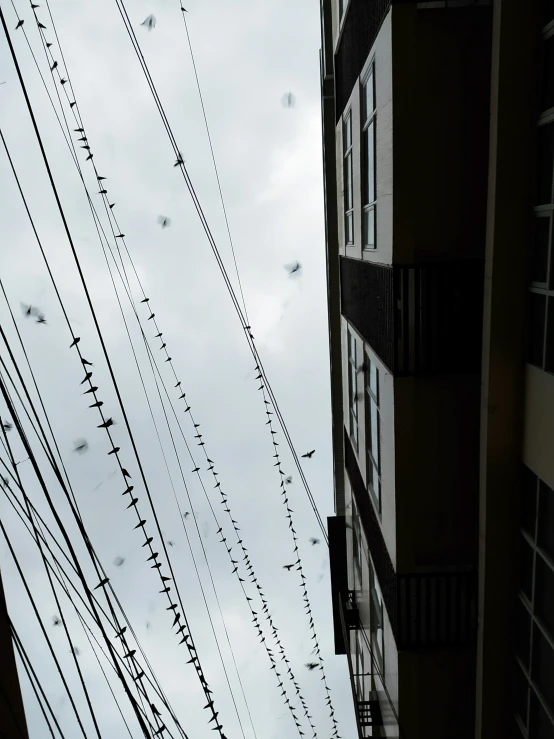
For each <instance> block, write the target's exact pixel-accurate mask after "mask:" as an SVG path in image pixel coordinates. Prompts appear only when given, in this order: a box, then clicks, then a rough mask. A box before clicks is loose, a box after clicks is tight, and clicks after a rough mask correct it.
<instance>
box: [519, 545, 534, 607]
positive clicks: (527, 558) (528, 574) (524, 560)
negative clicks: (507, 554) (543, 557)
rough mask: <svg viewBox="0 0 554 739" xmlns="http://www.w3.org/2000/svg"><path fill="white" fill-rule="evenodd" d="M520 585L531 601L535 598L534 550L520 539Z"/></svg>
mask: <svg viewBox="0 0 554 739" xmlns="http://www.w3.org/2000/svg"><path fill="white" fill-rule="evenodd" d="M519 551H520V562H519V586H520V588H521V589H522V591H523V592H524V593H525V595H526V596H527V597H528V598H529V600H530V601H532V600H533V550H532V549H531V547H530V546H529V544H528V543H527V542H526V541H525V539H524V538H523V536H522V537H521V539H520V550H519Z"/></svg>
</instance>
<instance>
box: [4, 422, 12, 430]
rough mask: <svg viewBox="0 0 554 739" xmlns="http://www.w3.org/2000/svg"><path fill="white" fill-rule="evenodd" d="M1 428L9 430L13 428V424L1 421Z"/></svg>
mask: <svg viewBox="0 0 554 739" xmlns="http://www.w3.org/2000/svg"><path fill="white" fill-rule="evenodd" d="M2 428H3V429H4V431H11V430H12V429H13V424H12V423H10V422H9V421H4V422H3V423H2Z"/></svg>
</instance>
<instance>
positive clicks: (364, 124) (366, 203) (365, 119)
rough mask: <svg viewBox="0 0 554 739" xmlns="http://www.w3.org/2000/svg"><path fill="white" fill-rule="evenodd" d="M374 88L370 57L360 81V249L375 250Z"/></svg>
mask: <svg viewBox="0 0 554 739" xmlns="http://www.w3.org/2000/svg"><path fill="white" fill-rule="evenodd" d="M370 78H371V88H372V89H371V98H372V102H373V109H372V111H371V112H368V111H367V110H366V100H367V94H366V88H367V84H368V82H369V79H370ZM375 93H376V89H375V59H372V60H371V62H370V64H369V66H368V68H367V70H366V71H365V73H364V75H363V77H362V81H361V84H360V112H361V115H360V131H361V140H362V147H361V148H362V157H361V171H362V178H361V181H362V187H361V200H362V251H375V250H376V249H377V162H376V160H377V156H376V154H377V151H376V149H377V102H376V95H375ZM370 126H371V127H372V131H373V135H372V141H371V148H372V170H373V172H372V176H373V199H371V200H370V199H369V192H368V178H369V146H370V144H369V135H368V130H369V127H370ZM369 213H373V244H369V243H368V241H369V239H368V234H367V221H366V216H367V214H369Z"/></svg>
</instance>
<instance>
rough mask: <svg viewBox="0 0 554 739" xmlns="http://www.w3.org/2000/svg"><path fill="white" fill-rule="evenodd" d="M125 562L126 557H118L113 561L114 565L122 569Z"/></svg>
mask: <svg viewBox="0 0 554 739" xmlns="http://www.w3.org/2000/svg"><path fill="white" fill-rule="evenodd" d="M124 562H125V557H116V558H115V559H114V561H113V563H114V565H115V566H116V567H121V566H122V565H123V563H124Z"/></svg>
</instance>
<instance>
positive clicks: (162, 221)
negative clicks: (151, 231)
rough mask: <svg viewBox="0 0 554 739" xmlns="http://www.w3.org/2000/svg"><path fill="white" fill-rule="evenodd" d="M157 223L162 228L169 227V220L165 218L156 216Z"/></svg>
mask: <svg viewBox="0 0 554 739" xmlns="http://www.w3.org/2000/svg"><path fill="white" fill-rule="evenodd" d="M158 223H159V224H160V226H161V227H162V228H167V227H168V226H171V218H168V217H167V216H158Z"/></svg>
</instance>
